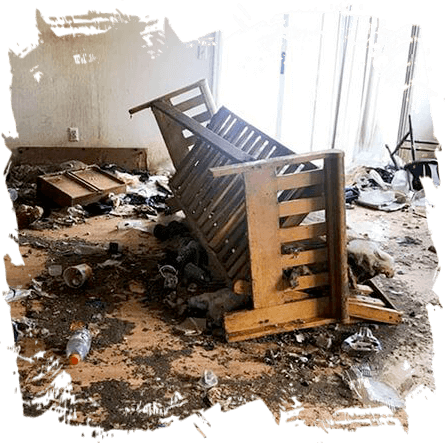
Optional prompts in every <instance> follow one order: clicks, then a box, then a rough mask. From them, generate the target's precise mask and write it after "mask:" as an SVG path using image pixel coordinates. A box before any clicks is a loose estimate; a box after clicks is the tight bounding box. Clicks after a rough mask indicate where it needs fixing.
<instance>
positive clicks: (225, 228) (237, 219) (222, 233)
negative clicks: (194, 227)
mask: <svg viewBox="0 0 445 443" xmlns="http://www.w3.org/2000/svg"><path fill="white" fill-rule="evenodd" d="M245 217H246V210H245V208H244V207H243V206H242V205H240V206H239V207H238V208H237V210H236V212H235V213H234V214H233V215H232V217H231V218H230V220H228V221H227V222H226V223H225V224H224V225H222V226H221V227H219V229H218V230H217V231H216V232H213V231H210V233H209V235H208V236H206V239H207V242H208V244H209V245H210V246H211V247H212V248H213V247H215V246H216V245H218V244H219V243H220V242H221V241H223V240H224V239H225V238H227V237H228V235H229V234H230V233H231V232H232V231H233V229H234V227H235V226H238V224H239V223H241V222H242V220H243V218H245Z"/></svg>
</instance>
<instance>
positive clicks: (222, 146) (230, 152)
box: [152, 102, 252, 162]
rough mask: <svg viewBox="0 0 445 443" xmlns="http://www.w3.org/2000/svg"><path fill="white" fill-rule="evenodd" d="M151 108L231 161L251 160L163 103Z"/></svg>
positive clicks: (217, 136)
mask: <svg viewBox="0 0 445 443" xmlns="http://www.w3.org/2000/svg"><path fill="white" fill-rule="evenodd" d="M152 107H153V109H154V108H157V109H159V110H160V111H162V112H163V113H164V114H167V115H168V116H169V117H170V118H171V119H173V120H174V121H176V122H177V123H179V124H180V125H181V126H184V127H185V128H187V129H188V130H190V131H191V132H193V133H195V134H196V135H197V136H199V137H200V138H201V139H203V140H205V141H206V142H207V143H210V144H211V145H213V146H214V147H215V148H217V149H218V150H220V151H221V152H222V153H223V154H224V155H226V156H227V157H229V158H230V159H231V160H233V161H240V162H247V161H251V160H252V157H251V156H250V155H248V154H246V153H245V152H244V151H241V150H239V149H236V148H235V147H234V146H233V145H232V144H231V143H229V142H228V141H227V140H224V139H223V138H222V137H220V136H219V135H217V134H215V133H214V132H212V131H211V130H209V129H207V128H206V127H205V126H202V125H200V124H199V123H198V122H196V121H195V120H193V119H191V118H189V117H187V116H186V115H184V114H182V113H181V112H179V111H177V110H176V109H174V108H172V107H170V106H168V105H166V104H165V103H162V102H154V103H153V104H152Z"/></svg>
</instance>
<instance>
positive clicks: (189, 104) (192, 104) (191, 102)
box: [174, 94, 205, 112]
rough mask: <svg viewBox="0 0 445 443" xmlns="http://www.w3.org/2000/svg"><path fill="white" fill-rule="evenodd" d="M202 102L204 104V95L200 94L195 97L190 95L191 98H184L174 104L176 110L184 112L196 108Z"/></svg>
mask: <svg viewBox="0 0 445 443" xmlns="http://www.w3.org/2000/svg"><path fill="white" fill-rule="evenodd" d="M203 104H205V100H204V96H203V95H202V94H200V95H197V96H196V97H192V98H190V99H188V100H185V101H183V102H181V103H177V104H176V105H174V106H175V108H176V109H177V110H178V111H181V112H184V111H188V110H189V109H193V108H196V107H197V106H201V105H203Z"/></svg>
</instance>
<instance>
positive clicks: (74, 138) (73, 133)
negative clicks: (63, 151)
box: [68, 128, 79, 142]
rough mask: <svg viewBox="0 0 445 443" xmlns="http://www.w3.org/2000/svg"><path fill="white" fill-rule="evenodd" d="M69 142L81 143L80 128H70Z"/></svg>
mask: <svg viewBox="0 0 445 443" xmlns="http://www.w3.org/2000/svg"><path fill="white" fill-rule="evenodd" d="M68 141H70V142H78V141H79V128H68Z"/></svg>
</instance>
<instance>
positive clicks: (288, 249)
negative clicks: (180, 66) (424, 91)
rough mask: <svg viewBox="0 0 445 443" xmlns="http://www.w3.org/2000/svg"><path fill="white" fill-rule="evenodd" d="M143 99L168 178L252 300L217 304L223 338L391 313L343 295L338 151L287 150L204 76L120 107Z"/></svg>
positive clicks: (219, 262)
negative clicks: (238, 306)
mask: <svg viewBox="0 0 445 443" xmlns="http://www.w3.org/2000/svg"><path fill="white" fill-rule="evenodd" d="M148 108H151V110H152V111H153V113H154V116H155V118H156V121H157V123H158V125H159V128H160V130H161V133H162V135H163V138H164V141H165V143H166V145H167V148H168V150H169V153H170V156H171V159H172V162H173V164H174V166H175V169H176V173H175V175H174V176H173V177H172V179H171V180H170V186H171V188H172V191H173V193H174V196H175V201H176V203H177V204H178V206H179V207H180V208H181V209H182V210H183V211H184V213H185V215H186V217H187V220H188V223H189V225H190V226H191V228H192V230H193V231H194V234H195V236H196V237H197V238H198V239H199V241H200V242H201V244H202V245H203V246H204V247H205V248H206V250H207V252H208V254H209V256H210V258H211V260H212V264H213V266H214V267H216V269H217V271H218V273H219V274H221V276H223V277H224V278H225V279H226V281H227V284H228V285H230V286H232V287H233V285H236V284H239V283H240V282H243V283H244V285H242V286H247V287H249V288H250V291H251V295H252V305H253V308H252V309H246V310H241V311H236V312H230V313H226V314H225V317H224V327H225V331H226V337H227V340H228V341H237V340H244V339H248V338H253V337H259V336H263V335H267V334H274V333H279V332H284V331H289V330H293V329H299V328H311V327H315V326H320V325H326V324H330V323H336V322H343V323H348V322H353V321H357V320H369V321H380V322H386V323H392V324H396V323H399V322H400V321H401V315H400V313H399V312H398V311H397V310H396V309H395V308H394V306H392V305H391V303H390V301H389V300H388V299H387V298H386V297H385V296H384V294H383V293H382V292H381V291H380V290H379V289H378V288H377V287H374V289H375V294H374V296H375V297H377V298H379V299H380V304H379V305H377V304H375V303H371V302H369V303H368V302H366V300H363V299H360V300H357V299H353V298H352V297H349V287H348V263H347V252H346V221H345V217H346V215H345V196H344V155H343V152H342V151H339V150H333V149H331V150H325V151H319V152H311V153H307V154H302V155H297V154H295V153H294V152H292V151H291V150H290V149H288V148H286V147H285V146H283V145H282V144H280V143H278V142H277V141H276V140H274V139H272V138H270V137H269V136H267V135H266V134H264V133H263V132H261V131H259V130H258V129H256V128H255V127H253V126H252V125H250V124H248V123H247V122H245V121H244V120H242V119H241V118H239V117H238V116H237V115H235V114H234V113H232V112H231V111H229V110H228V109H227V108H225V107H221V108H220V109H219V110H218V111H217V112H216V108H215V105H214V103H213V99H212V97H211V94H210V92H209V88H208V86H207V83H206V81H205V80H201V81H199V82H197V83H194V84H192V85H190V86H187V87H185V88H182V89H179V90H177V91H174V92H172V93H170V94H167V95H164V96H162V97H159V98H157V99H155V100H152V101H150V102H147V103H144V104H142V105H140V106H137V107H134V108H132V109H130V110H129V112H130V114H134V113H136V112H139V111H141V110H144V109H148Z"/></svg>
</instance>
